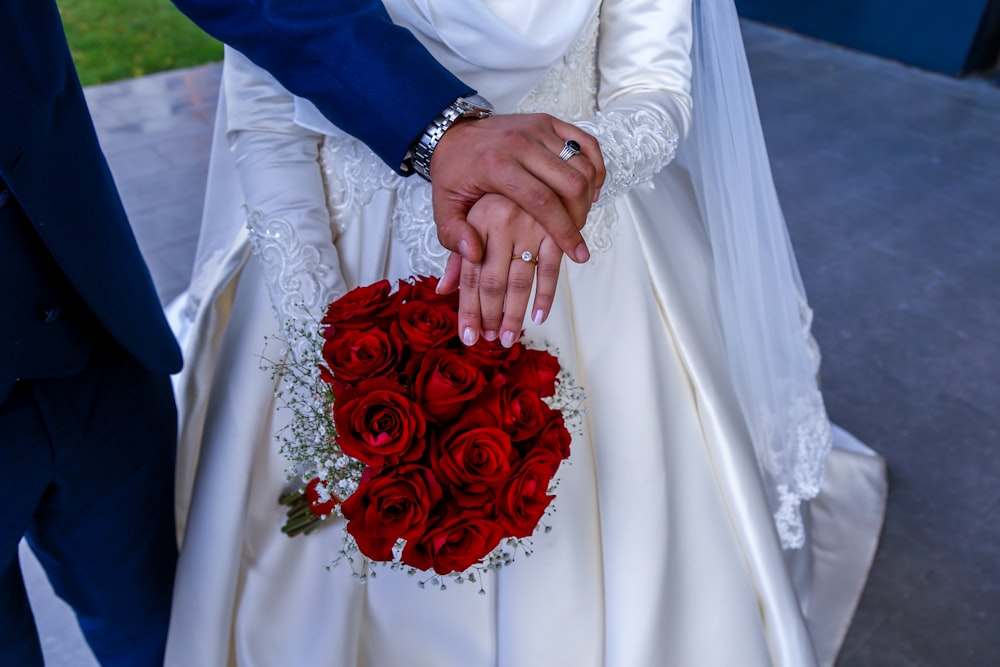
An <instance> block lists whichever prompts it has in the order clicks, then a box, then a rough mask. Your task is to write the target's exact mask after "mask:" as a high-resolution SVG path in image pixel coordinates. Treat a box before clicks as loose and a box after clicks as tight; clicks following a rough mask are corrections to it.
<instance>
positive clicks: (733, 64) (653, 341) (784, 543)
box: [167, 0, 885, 667]
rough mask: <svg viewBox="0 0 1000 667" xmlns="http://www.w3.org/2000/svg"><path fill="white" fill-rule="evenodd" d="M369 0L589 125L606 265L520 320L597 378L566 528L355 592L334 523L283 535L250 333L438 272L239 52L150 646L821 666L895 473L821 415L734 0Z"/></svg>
mask: <svg viewBox="0 0 1000 667" xmlns="http://www.w3.org/2000/svg"><path fill="white" fill-rule="evenodd" d="M385 5H386V6H387V8H388V10H389V12H390V14H391V15H392V17H393V20H394V21H396V22H397V23H399V24H402V25H406V26H408V27H409V28H410V29H411V30H412V31H413V32H414V33H415V34H416V35H417V37H418V39H420V41H421V42H423V43H424V45H425V46H426V47H427V48H428V49H429V50H430V51H431V53H432V54H433V55H434V56H435V57H436V58H437V59H438V60H439V61H440V62H441V63H442V64H444V65H445V66H446V67H447V68H448V69H450V70H451V71H452V72H453V73H454V74H456V75H457V76H458V77H459V78H461V79H462V80H464V81H466V82H467V83H469V84H470V85H472V86H473V87H475V88H476V89H477V90H478V91H479V92H480V93H481V94H483V95H484V96H486V97H487V98H488V99H489V100H490V101H491V102H493V104H494V105H495V106H496V107H497V109H498V111H499V112H500V113H514V112H545V113H549V114H552V115H553V116H556V117H559V118H562V119H564V120H567V121H570V122H575V123H578V124H580V126H581V127H583V128H584V129H585V130H587V131H588V132H590V133H592V134H594V135H595V136H596V137H597V138H598V139H599V141H600V143H601V148H602V152H603V153H604V156H605V161H606V162H607V165H608V180H607V182H606V184H605V187H604V188H603V190H602V193H601V198H600V201H599V202H598V203H597V204H596V205H595V208H594V210H593V211H592V213H591V215H590V218H589V220H588V223H587V226H586V227H585V229H584V233H585V236H586V237H587V239H588V242H589V244H590V247H591V249H592V251H593V254H594V256H593V259H592V260H591V261H590V262H589V263H587V264H585V265H575V264H571V263H568V262H564V263H563V269H562V270H563V272H562V275H561V276H560V279H559V280H560V281H559V288H558V291H557V294H556V300H555V303H554V305H553V307H552V311H551V315H550V316H549V318H548V320H547V321H546V322H545V323H544V324H542V325H540V326H536V325H528V327H527V328H526V331H525V336H526V337H527V338H528V339H529V340H536V341H542V340H547V341H551V342H552V343H554V344H555V345H556V347H558V349H559V351H560V360H561V362H562V364H563V366H564V367H565V368H566V369H567V370H569V371H570V372H572V373H573V374H574V376H575V377H576V379H577V381H578V382H579V383H580V384H581V385H582V386H583V387H585V389H586V392H587V414H586V418H585V424H584V427H583V429H582V433H580V434H578V435H576V436H575V437H574V440H573V444H572V456H571V458H570V464H569V465H564V466H563V468H562V470H561V472H560V478H561V482H560V485H559V488H558V496H557V499H556V501H555V505H556V512H555V514H554V516H553V517H552V519H551V524H552V526H553V530H552V531H551V532H550V533H546V534H539V535H536V537H535V541H534V549H535V551H534V554H533V555H532V556H531V557H530V558H521V559H519V560H518V562H517V563H516V564H515V565H514V566H513V567H511V568H509V569H504V570H502V571H500V572H498V573H496V574H495V575H491V576H490V578H489V579H488V580H487V582H486V594H485V595H479V594H478V592H479V589H478V587H475V586H468V585H466V586H449V587H448V590H447V591H443V592H440V591H436V590H430V589H427V590H425V589H421V588H419V587H418V586H417V584H416V581H415V580H414V579H413V578H410V577H407V576H406V575H405V574H402V573H398V572H391V571H388V570H385V571H381V572H380V573H379V575H378V577H377V578H376V579H374V580H371V581H369V582H368V583H367V584H365V585H359V584H358V583H356V582H355V581H354V580H353V579H352V577H351V571H350V569H349V568H347V567H338V568H333V569H331V570H329V571H327V570H326V569H325V568H326V566H327V565H328V564H329V562H330V561H331V560H332V559H333V558H334V557H335V554H336V552H337V551H338V548H339V541H340V539H341V532H340V531H339V530H337V529H336V528H335V527H324V528H321V529H320V530H317V531H316V532H315V533H313V534H310V535H308V536H300V537H295V538H291V539H290V538H288V537H285V536H284V535H283V534H282V533H281V532H280V527H281V525H282V524H283V521H284V513H283V508H282V507H280V506H279V505H278V503H277V498H278V496H279V494H280V493H281V491H282V490H283V489H284V488H286V487H287V483H286V481H285V472H284V471H285V465H286V462H285V461H284V460H283V459H282V458H281V456H280V455H279V454H278V451H277V445H276V444H275V442H274V441H273V434H274V432H275V431H276V430H277V429H278V428H280V426H281V424H282V423H284V421H285V420H287V418H288V415H287V414H285V412H284V411H282V410H277V409H276V404H275V399H274V392H275V389H276V387H275V382H274V380H272V377H271V375H270V373H269V372H267V371H266V370H261V368H260V367H259V363H258V362H259V358H260V355H261V354H262V353H263V351H264V345H265V339H266V338H267V337H269V336H276V335H281V334H282V332H283V331H287V330H290V329H294V328H295V327H297V326H301V324H302V323H304V322H308V321H310V319H312V320H316V319H318V316H319V314H320V313H322V311H323V309H324V307H325V305H326V304H327V303H328V302H329V301H331V300H332V299H334V298H336V297H338V296H340V295H341V294H343V293H344V292H345V291H346V290H347V289H350V288H353V287H355V286H357V285H361V284H369V283H372V282H375V281H377V280H379V279H381V278H384V277H389V278H401V277H405V276H408V275H413V274H426V273H434V274H440V273H441V271H442V269H443V267H444V262H445V259H446V255H447V253H446V251H444V249H442V248H441V247H440V246H439V245H438V244H437V239H436V231H435V227H434V224H433V220H432V218H431V208H430V186H429V184H428V183H426V182H424V181H422V180H420V179H418V178H409V179H404V178H401V177H399V176H397V175H396V174H395V173H394V172H393V171H392V170H391V169H389V168H388V167H386V166H385V165H384V164H383V163H382V162H381V161H380V160H379V159H378V158H377V157H376V156H375V155H374V154H373V153H371V152H370V151H369V150H368V149H367V148H366V147H365V146H364V145H363V144H361V143H360V142H358V141H356V140H355V139H353V138H351V137H349V136H347V135H345V134H343V133H342V132H340V131H339V130H338V129H337V128H335V127H333V126H332V125H330V124H329V123H328V122H327V121H326V120H325V119H324V118H323V117H322V116H321V115H320V114H319V113H318V112H317V111H316V110H315V108H314V107H312V106H311V105H310V104H309V103H308V102H305V101H304V100H301V99H297V98H294V97H293V96H291V95H290V94H289V93H287V92H286V91H285V90H284V89H283V88H282V87H281V86H280V85H279V84H278V83H277V82H276V81H274V79H273V78H271V77H270V76H269V75H268V74H267V73H266V72H264V71H262V70H260V69H259V68H257V67H256V66H254V65H253V64H251V63H250V62H249V61H248V60H247V59H245V58H244V57H242V56H241V55H240V54H238V53H236V52H235V51H229V52H227V57H226V65H225V70H224V85H223V88H224V92H225V100H224V105H223V107H224V110H223V112H222V113H223V114H224V115H223V116H221V121H222V122H223V123H224V124H225V125H226V126H227V129H228V133H229V134H228V136H229V142H230V144H231V148H232V156H230V155H229V154H228V153H226V152H220V153H217V154H215V155H214V156H213V166H212V174H211V176H210V180H209V192H208V203H207V205H206V222H205V231H204V238H203V239H202V240H201V245H200V249H199V260H198V262H197V265H196V269H195V277H194V279H193V281H192V285H191V287H190V289H189V291H188V293H187V294H186V295H183V297H182V298H181V300H179V301H178V302H177V303H175V304H174V306H173V308H172V317H173V321H174V324H175V326H176V328H177V330H178V334H179V336H180V337H181V338H182V341H183V344H184V348H185V352H186V366H185V370H184V371H183V373H182V374H181V375H180V376H178V377H177V382H176V386H177V398H178V402H179V406H180V412H181V442H180V449H179V455H178V466H179V469H178V485H177V492H178V518H179V534H180V537H181V540H182V550H181V557H180V562H179V566H178V572H177V582H176V588H175V600H174V608H173V618H172V622H171V633H170V639H169V645H168V653H167V664H168V665H172V666H176V667H200V666H206V667H209V666H211V667H218V666H220V665H245V666H252V667H276V666H279V665H281V666H283V665H307V664H308V665H325V666H329V667H393V666H397V665H406V666H407V667H420V666H426V667H480V666H482V667H513V666H515V665H516V666H523V665H553V666H556V667H562V666H566V667H569V666H573V667H599V666H605V667H654V666H660V665H669V666H681V667H688V666H696V667H705V666H708V667H712V666H717V667H732V666H734V665H740V666H741V667H742V666H748V665H750V666H753V665H782V666H785V667H806V666H809V665H820V664H821V665H830V664H832V663H833V661H834V659H835V656H836V652H837V650H838V648H839V646H840V643H841V641H842V640H843V637H844V634H845V633H846V630H847V627H848V624H849V622H850V618H851V615H852V613H853V610H854V606H855V605H856V603H857V599H858V596H859V595H860V591H861V588H862V586H863V583H864V579H865V577H866V575H867V571H868V567H869V565H870V562H871V558H872V555H873V553H874V549H875V545H876V543H877V537H878V532H879V529H880V527H881V521H882V513H883V509H884V500H885V476H884V468H883V464H882V461H881V459H879V458H878V457H877V456H875V455H874V454H873V453H872V452H871V451H870V450H867V449H866V448H865V447H863V446H862V445H860V444H859V443H857V442H856V441H854V440H853V439H852V438H850V436H848V435H847V434H844V433H843V432H840V431H838V430H836V429H833V430H831V428H830V425H829V423H828V421H827V419H826V414H825V411H824V408H823V404H822V399H821V397H820V394H819V392H818V390H817V389H816V386H815V380H814V375H815V371H816V365H817V363H818V359H817V354H816V352H815V349H814V347H813V346H812V345H811V338H810V336H809V334H808V326H809V323H808V320H809V311H808V308H807V307H806V306H805V300H804V296H803V295H802V292H801V286H800V283H799V279H798V273H797V269H796V268H795V264H794V259H793V258H792V257H791V254H790V250H789V247H788V242H787V238H786V236H785V230H784V223H783V221H782V219H781V213H780V209H779V208H778V206H777V202H776V198H775V195H774V188H773V184H772V183H771V181H770V172H769V170H768V169H767V162H766V153H765V152H764V149H763V144H762V139H761V137H760V128H759V122H758V119H757V117H756V108H755V106H754V104H753V97H752V90H751V89H750V87H749V79H748V74H747V73H746V66H745V61H744V60H743V54H742V44H741V42H740V40H739V34H738V24H737V21H736V18H735V11H734V10H733V8H732V6H731V5H730V3H729V2H728V0H723V1H719V0H702V1H698V0H696V1H695V3H694V7H693V8H692V3H691V1H690V0H604V1H603V2H600V1H599V0H574V1H573V2H551V1H550V0H505V1H501V0H465V1H463V2H461V3H458V2H448V1H445V0H421V1H419V2H416V1H413V0H386V2H385ZM470 26H475V30H473V29H472V28H470ZM720 54H721V55H720ZM734 110H735V113H734ZM221 137H222V134H221V132H220V133H219V134H218V138H221ZM234 158H235V159H234ZM675 158H676V159H675ZM244 206H245V208H244ZM233 221H237V223H238V226H237V225H233V224H231V223H232V222H233ZM237 229H238V230H239V231H236V230H237ZM291 353H292V354H295V353H297V351H296V350H295V349H294V345H293V350H292V351H291ZM831 439H832V440H835V441H837V442H836V444H837V445H843V447H841V446H834V447H833V451H832V453H829V450H830V444H831ZM824 468H825V480H824ZM821 487H822V488H821ZM817 492H818V495H817ZM814 496H815V498H813V497H814Z"/></svg>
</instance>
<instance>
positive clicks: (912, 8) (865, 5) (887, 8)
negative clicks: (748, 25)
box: [736, 0, 987, 75]
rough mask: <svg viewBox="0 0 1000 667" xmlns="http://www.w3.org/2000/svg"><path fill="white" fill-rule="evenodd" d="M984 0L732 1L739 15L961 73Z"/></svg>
mask: <svg viewBox="0 0 1000 667" xmlns="http://www.w3.org/2000/svg"><path fill="white" fill-rule="evenodd" d="M986 4H987V0H736V6H737V8H738V9H739V12H740V14H741V15H743V16H745V17H747V18H749V19H753V20H755V21H760V22H762V23H768V24H770V25H775V26H781V27H785V28H788V29H790V30H792V31H793V32H797V33H800V34H803V35H810V36H813V37H817V38H819V39H822V40H825V41H828V42H834V43H836V44H842V45H844V46H847V47H850V48H853V49H857V50H859V51H866V52H868V53H874V54H876V55H879V56H882V57H885V58H891V59H893V60H899V61H902V62H905V63H908V64H910V65H916V66H917V67H922V68H924V69H931V70H936V71H938V72H944V73H945V74H952V75H954V74H958V73H960V72H961V71H962V66H963V65H964V64H965V59H966V56H967V55H968V53H969V48H970V47H971V45H972V41H973V38H974V37H975V35H976V28H977V27H978V26H979V21H980V19H981V18H982V16H983V10H984V9H985V7H986Z"/></svg>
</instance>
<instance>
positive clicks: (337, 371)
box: [323, 327, 400, 393]
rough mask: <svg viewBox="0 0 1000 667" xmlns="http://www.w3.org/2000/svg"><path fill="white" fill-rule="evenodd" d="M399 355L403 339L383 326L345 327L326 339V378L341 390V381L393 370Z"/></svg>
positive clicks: (348, 382)
mask: <svg viewBox="0 0 1000 667" xmlns="http://www.w3.org/2000/svg"><path fill="white" fill-rule="evenodd" d="M399 355H400V349H399V341H398V340H397V339H396V338H395V337H393V336H390V335H389V334H388V333H387V332H386V331H384V330H382V329H379V328H377V327H368V328H365V329H341V330H339V331H338V332H337V333H336V334H335V335H333V336H332V337H330V338H328V339H327V340H326V342H325V343H323V360H324V361H325V362H326V365H327V368H328V369H329V373H324V374H323V379H324V380H327V382H329V383H330V384H331V385H332V386H333V388H334V391H335V392H338V393H339V392H340V391H341V390H342V387H341V385H354V384H357V383H358V382H360V381H361V380H366V379H369V378H377V377H383V376H386V375H389V374H391V373H392V371H393V370H394V369H395V367H396V364H397V362H398V361H399ZM330 374H332V376H333V379H332V381H331V380H330V379H328V378H329V375H330Z"/></svg>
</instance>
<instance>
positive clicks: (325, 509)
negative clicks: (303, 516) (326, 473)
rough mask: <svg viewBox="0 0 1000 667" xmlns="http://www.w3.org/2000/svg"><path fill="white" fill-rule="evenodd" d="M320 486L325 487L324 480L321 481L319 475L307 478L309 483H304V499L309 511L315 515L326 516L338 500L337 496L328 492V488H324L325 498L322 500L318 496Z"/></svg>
mask: <svg viewBox="0 0 1000 667" xmlns="http://www.w3.org/2000/svg"><path fill="white" fill-rule="evenodd" d="M320 487H323V489H326V488H327V486H326V482H324V481H322V480H321V479H320V478H319V477H313V478H312V479H311V480H309V483H308V484H306V501H307V504H308V506H309V511H310V512H312V513H313V514H315V515H316V516H327V515H328V514H330V512H332V511H333V508H334V507H336V506H337V503H339V502H340V500H339V499H338V498H337V496H335V495H333V494H332V493H330V491H329V490H326V493H325V494H324V495H325V496H326V497H327V498H326V500H323V498H321V497H320Z"/></svg>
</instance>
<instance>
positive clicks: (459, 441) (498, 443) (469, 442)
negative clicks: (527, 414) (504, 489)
mask: <svg viewBox="0 0 1000 667" xmlns="http://www.w3.org/2000/svg"><path fill="white" fill-rule="evenodd" d="M468 424H469V422H467V421H465V420H463V421H462V422H461V423H459V424H457V425H456V426H455V427H454V428H453V429H451V430H449V432H448V433H446V434H444V435H443V436H442V437H441V438H438V439H437V440H436V442H434V444H433V445H432V447H431V452H430V463H431V468H432V469H433V470H434V473H435V474H436V475H437V478H438V479H439V480H440V481H441V483H442V484H446V485H448V486H449V487H450V490H451V493H452V495H453V496H454V497H455V502H457V503H458V504H459V505H461V506H463V507H476V506H482V505H484V504H486V503H488V502H490V500H491V496H492V494H493V493H494V492H495V490H496V489H498V488H499V487H500V486H501V485H502V484H503V483H504V482H506V481H507V478H508V477H509V476H510V462H511V456H512V455H513V453H514V451H513V447H512V446H511V443H510V436H509V435H507V434H506V433H504V432H503V431H501V430H500V429H498V428H494V427H481V428H471V429H470V428H468Z"/></svg>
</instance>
